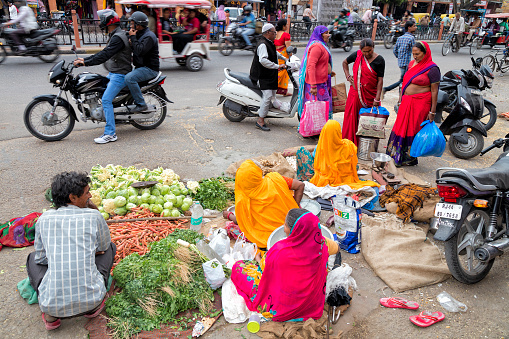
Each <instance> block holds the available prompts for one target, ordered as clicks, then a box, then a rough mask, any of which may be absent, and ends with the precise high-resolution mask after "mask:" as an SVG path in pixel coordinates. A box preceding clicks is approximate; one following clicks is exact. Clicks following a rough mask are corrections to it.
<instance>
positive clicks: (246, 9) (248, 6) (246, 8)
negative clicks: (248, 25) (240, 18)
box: [244, 5, 253, 12]
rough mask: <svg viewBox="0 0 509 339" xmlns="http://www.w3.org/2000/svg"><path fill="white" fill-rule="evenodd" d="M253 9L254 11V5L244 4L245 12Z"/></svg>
mask: <svg viewBox="0 0 509 339" xmlns="http://www.w3.org/2000/svg"><path fill="white" fill-rule="evenodd" d="M252 11H253V7H252V6H250V5H247V6H244V12H252Z"/></svg>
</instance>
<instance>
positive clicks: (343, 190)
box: [304, 181, 376, 206]
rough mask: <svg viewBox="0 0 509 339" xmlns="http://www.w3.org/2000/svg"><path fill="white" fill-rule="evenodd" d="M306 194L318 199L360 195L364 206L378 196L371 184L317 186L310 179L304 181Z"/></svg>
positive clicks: (360, 200)
mask: <svg viewBox="0 0 509 339" xmlns="http://www.w3.org/2000/svg"><path fill="white" fill-rule="evenodd" d="M304 194H305V195H307V196H308V197H309V198H310V199H316V198H318V197H320V198H322V199H329V198H330V197H333V196H340V195H347V196H354V195H357V196H358V197H359V199H358V201H359V202H360V203H361V206H364V205H365V204H367V203H368V202H370V201H371V200H373V199H374V198H375V197H376V192H375V190H374V189H373V187H369V186H365V187H361V188H359V189H352V188H350V187H349V186H347V185H343V186H337V187H331V186H329V185H327V186H325V187H317V186H315V185H313V184H312V183H310V182H308V181H305V182H304Z"/></svg>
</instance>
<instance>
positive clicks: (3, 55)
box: [0, 45, 7, 64]
mask: <svg viewBox="0 0 509 339" xmlns="http://www.w3.org/2000/svg"><path fill="white" fill-rule="evenodd" d="M5 59H7V51H6V50H5V46H4V45H0V64H1V63H2V62H4V60H5Z"/></svg>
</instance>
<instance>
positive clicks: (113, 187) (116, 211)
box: [90, 165, 199, 219]
mask: <svg viewBox="0 0 509 339" xmlns="http://www.w3.org/2000/svg"><path fill="white" fill-rule="evenodd" d="M90 178H91V180H92V182H91V184H90V193H91V194H92V198H91V200H92V202H93V203H94V204H96V206H97V207H98V208H99V211H100V212H101V214H102V215H103V217H104V218H105V219H108V218H110V217H111V216H113V215H125V214H126V213H127V212H129V211H130V210H131V209H132V208H133V207H137V206H141V207H144V208H147V209H149V210H150V211H151V212H153V213H156V214H160V215H161V216H163V217H179V216H181V215H182V214H183V213H184V212H185V211H188V210H189V208H190V207H191V204H192V203H193V200H192V199H191V198H190V197H189V196H188V195H190V194H192V193H196V191H197V189H198V188H199V184H198V183H197V182H195V181H189V182H188V183H187V186H186V185H185V184H184V183H183V182H181V181H180V177H179V176H178V175H177V174H176V173H175V172H174V171H173V170H171V169H164V168H162V167H158V168H156V169H154V170H149V169H148V168H142V169H137V168H136V167H134V166H129V167H122V166H114V165H107V166H106V167H102V166H100V165H96V166H94V167H92V170H91V171H90ZM138 181H158V182H159V183H158V184H156V185H155V186H152V187H151V188H144V189H136V188H134V187H131V184H132V183H135V182H138Z"/></svg>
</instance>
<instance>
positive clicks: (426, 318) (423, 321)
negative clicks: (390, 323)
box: [380, 298, 445, 327]
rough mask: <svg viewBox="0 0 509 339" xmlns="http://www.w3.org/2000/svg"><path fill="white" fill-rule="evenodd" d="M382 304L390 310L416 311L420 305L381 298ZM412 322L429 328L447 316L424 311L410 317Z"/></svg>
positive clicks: (407, 301)
mask: <svg viewBox="0 0 509 339" xmlns="http://www.w3.org/2000/svg"><path fill="white" fill-rule="evenodd" d="M380 304H381V305H382V306H385V307H389V308H406V309H408V310H416V309H418V308H419V304H418V303H416V302H415V301H409V300H406V299H403V298H381V299H380ZM409 319H410V322H411V323H412V324H414V325H416V326H419V327H428V326H431V325H433V324H436V323H438V322H440V321H442V320H444V319H445V315H444V314H443V313H442V312H438V311H437V312H427V311H423V312H421V313H419V314H418V315H412V316H410V317H409Z"/></svg>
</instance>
